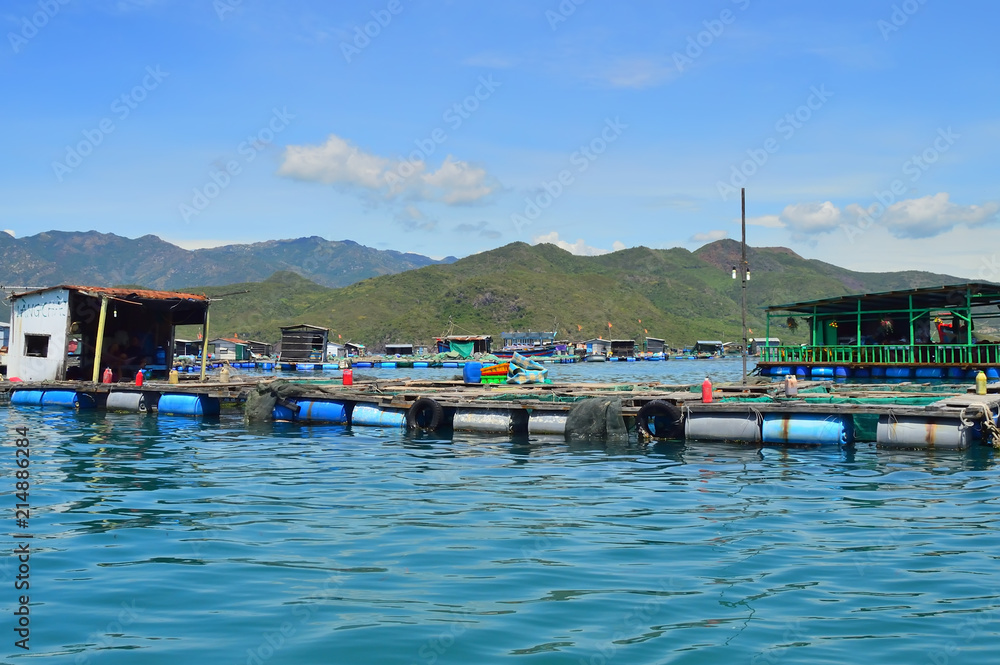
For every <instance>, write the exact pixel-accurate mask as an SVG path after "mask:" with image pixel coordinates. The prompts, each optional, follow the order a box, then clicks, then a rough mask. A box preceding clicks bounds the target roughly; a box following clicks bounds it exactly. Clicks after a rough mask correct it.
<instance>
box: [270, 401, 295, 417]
mask: <svg viewBox="0 0 1000 665" xmlns="http://www.w3.org/2000/svg"><path fill="white" fill-rule="evenodd" d="M271 419H272V420H295V412H294V411H292V410H291V409H289V408H288V407H287V406H281V405H280V404H275V405H274V408H273V409H271Z"/></svg>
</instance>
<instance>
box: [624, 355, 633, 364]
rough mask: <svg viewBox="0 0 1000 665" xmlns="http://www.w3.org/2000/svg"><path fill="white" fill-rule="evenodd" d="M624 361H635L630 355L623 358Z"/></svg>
mask: <svg viewBox="0 0 1000 665" xmlns="http://www.w3.org/2000/svg"><path fill="white" fill-rule="evenodd" d="M625 361H626V362H630V363H634V362H635V358H633V357H632V356H629V357H628V358H626V359H625Z"/></svg>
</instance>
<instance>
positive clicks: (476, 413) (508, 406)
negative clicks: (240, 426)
mask: <svg viewBox="0 0 1000 665" xmlns="http://www.w3.org/2000/svg"><path fill="white" fill-rule="evenodd" d="M718 388H719V389H718V390H717V392H716V398H715V399H714V400H713V401H712V402H711V403H707V404H706V403H703V402H702V401H701V393H700V386H689V385H666V384H659V383H640V384H598V383H579V384H529V385H505V384H496V385H494V384H471V385H470V384H464V383H462V382H461V381H428V380H397V381H360V382H357V383H355V384H354V385H350V386H344V385H341V384H340V383H339V382H333V381H330V380H320V379H297V380H294V381H288V380H285V379H274V378H271V377H268V378H264V379H254V380H241V381H233V382H230V383H219V382H204V383H201V382H185V383H183V384H168V383H163V382H152V381H151V382H147V383H146V384H145V385H144V386H142V387H141V388H137V387H135V386H131V385H129V384H124V383H122V384H94V383H89V382H67V381H59V382H45V383H8V384H4V385H3V389H4V390H6V394H7V395H8V397H9V403H10V404H11V405H12V406H14V407H18V408H21V407H23V408H38V409H55V408H59V409H67V408H69V409H78V410H83V409H107V410H109V411H126V412H134V413H159V414H163V415H181V416H192V417H213V416H217V415H218V414H219V413H220V411H221V409H222V408H223V407H224V406H225V405H227V404H228V405H230V406H233V407H238V408H246V409H247V412H248V415H256V416H257V417H258V418H261V413H263V418H261V419H265V420H275V421H291V422H301V423H332V424H337V425H346V426H357V427H392V428H408V429H415V430H423V431H439V430H440V431H445V430H452V431H472V432H490V433H501V434H509V435H512V436H520V435H525V436H527V435H531V436H559V437H566V436H569V437H574V436H579V435H580V431H581V430H580V429H579V427H580V422H579V421H580V418H581V416H580V414H581V413H583V409H584V408H590V409H591V413H597V412H598V411H599V412H600V413H601V414H607V418H608V423H611V420H612V419H617V420H616V422H621V423H622V429H620V430H618V433H619V434H620V433H621V432H622V431H625V430H627V431H628V433H629V434H630V435H631V436H635V437H638V438H639V439H640V440H650V439H664V440H678V439H687V440H695V441H728V442H733V443H737V444H745V445H758V446H759V445H782V446H783V445H849V444H852V443H856V442H873V443H876V444H878V445H879V446H882V447H890V448H943V449H964V448H968V447H970V446H973V445H979V444H987V445H991V444H995V443H1000V428H998V426H997V416H998V414H1000V385H993V386H990V391H991V392H989V393H988V394H986V395H976V394H972V393H971V392H970V390H971V389H970V388H969V387H968V385H951V386H949V385H929V384H928V385H915V384H907V385H887V384H869V385H849V384H843V385H838V384H831V383H821V382H810V381H803V382H801V383H800V384H799V393H798V394H797V395H795V396H791V397H786V396H784V394H783V393H781V392H780V389H781V384H778V383H762V384H757V385H751V386H746V387H743V386H732V385H729V386H719V387H718ZM268 400H270V401H268ZM262 405H263V406H262ZM595 406H596V407H597V408H598V411H594V410H593V408H594V407H595ZM262 408H263V409H264V410H263V412H262V411H261V409H262ZM602 409H603V410H602ZM586 417H589V418H591V419H592V420H593V416H592V415H590V416H586ZM604 417H605V416H604V415H602V416H601V418H604ZM585 424H587V423H585ZM590 424H594V423H590ZM588 426H589V425H588ZM613 429H614V428H609V429H608V430H607V431H608V432H611V431H612V430H613ZM587 431H588V432H590V433H589V434H587V435H586V436H587V437H588V438H601V436H602V435H601V434H593V431H594V430H593V429H592V428H591V429H588V430H587ZM609 436H610V435H609Z"/></svg>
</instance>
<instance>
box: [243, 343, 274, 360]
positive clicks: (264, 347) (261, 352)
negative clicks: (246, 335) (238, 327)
mask: <svg viewBox="0 0 1000 665" xmlns="http://www.w3.org/2000/svg"><path fill="white" fill-rule="evenodd" d="M241 341H242V342H243V343H244V344H246V345H247V349H248V350H249V351H250V355H251V357H253V356H270V355H271V354H272V353H274V345H273V344H268V343H267V342H258V341H256V340H252V339H246V340H241Z"/></svg>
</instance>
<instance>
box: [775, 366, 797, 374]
mask: <svg viewBox="0 0 1000 665" xmlns="http://www.w3.org/2000/svg"><path fill="white" fill-rule="evenodd" d="M791 373H792V368H791V367H781V366H778V367H772V368H771V376H787V375H788V374H791Z"/></svg>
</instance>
